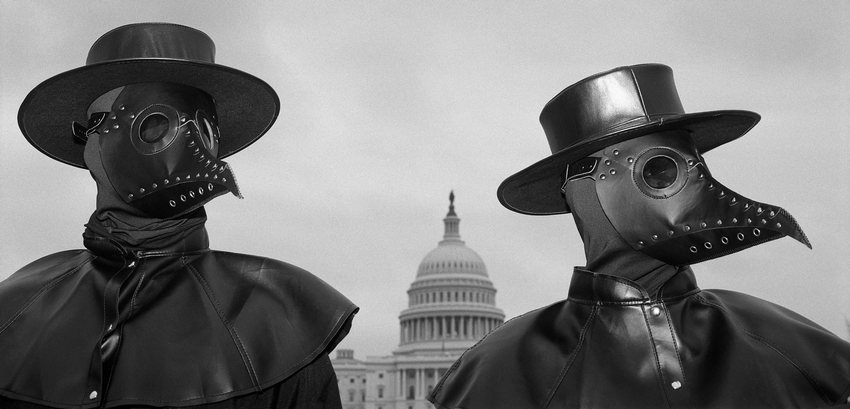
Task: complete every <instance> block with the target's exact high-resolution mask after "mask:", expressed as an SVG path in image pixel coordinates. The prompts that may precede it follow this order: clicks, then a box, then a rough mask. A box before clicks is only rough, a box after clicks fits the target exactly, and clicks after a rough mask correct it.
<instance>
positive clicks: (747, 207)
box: [744, 202, 752, 210]
mask: <svg viewBox="0 0 850 409" xmlns="http://www.w3.org/2000/svg"><path fill="white" fill-rule="evenodd" d="M750 206H752V204H751V203H750V202H747V203H746V204H744V210H748V209H749V208H750Z"/></svg>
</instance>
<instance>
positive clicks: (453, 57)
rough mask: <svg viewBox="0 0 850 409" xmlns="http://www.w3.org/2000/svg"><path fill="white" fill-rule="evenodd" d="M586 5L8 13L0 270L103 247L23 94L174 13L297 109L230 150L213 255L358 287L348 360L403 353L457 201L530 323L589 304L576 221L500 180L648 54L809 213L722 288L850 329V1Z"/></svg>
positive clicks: (759, 196) (285, 108)
mask: <svg viewBox="0 0 850 409" xmlns="http://www.w3.org/2000/svg"><path fill="white" fill-rule="evenodd" d="M579 3H580V2H568V1H556V2H528V1H522V2H500V1H478V2H461V1H431V2H426V1H409V2H382V1H368V2H367V1H363V2H356V1H349V2H333V3H321V2H297V3H294V2H286V1H279V2H278V1H274V2H272V1H268V2H250V3H249V2H215V3H214V2H206V1H204V2H201V1H180V2H172V1H153V2H151V1H146V2H140V1H109V2H106V1H92V0H87V1H63V2H57V1H52V2H47V1H16V2H13V1H9V0H0V5H2V12H0V50H2V53H0V225H2V226H3V229H2V230H1V231H0V279H2V278H5V277H6V276H8V275H9V274H11V273H12V272H14V271H15V270H17V269H19V268H20V267H22V266H23V265H25V264H26V263H28V262H30V261H33V260H35V259H37V258H39V257H41V256H44V255H47V254H50V253H53V252H57V251H61V250H66V249H73V248H81V247H82V238H81V234H82V231H83V224H84V223H85V222H86V221H87V220H88V217H89V215H90V214H91V212H92V211H93V210H94V198H95V189H94V183H93V181H92V180H91V178H90V176H89V174H88V172H86V171H85V170H81V169H77V168H72V167H70V166H67V165H62V164H60V163H59V162H57V161H54V160H51V159H49V158H48V157H46V156H44V155H42V154H40V153H39V152H38V151H36V150H35V149H34V148H32V147H31V146H30V145H29V144H28V143H27V142H26V140H25V139H24V138H23V136H22V135H21V133H20V130H19V129H18V127H17V111H18V107H19V106H20V103H21V101H22V100H23V98H24V97H25V96H26V94H27V93H28V92H29V91H30V90H31V89H32V88H33V87H35V86H36V85H37V84H39V83H40V82H42V81H44V80H45V79H47V78H49V77H51V76H53V75H56V74H58V73H60V72H64V71H67V70H69V69H73V68H76V67H78V66H81V65H83V64H84V62H85V58H86V53H87V52H88V49H89V47H90V46H91V44H92V43H93V42H94V41H95V40H96V39H97V38H98V37H99V36H100V35H101V34H103V33H105V32H106V31H108V30H110V29H112V28H114V27H117V26H120V25H123V24H128V23H134V22H144V21H163V22H174V23H180V24H185V25H189V26H192V27H195V28H198V29H200V30H202V31H204V32H206V33H207V34H209V35H210V36H211V37H212V38H213V40H214V41H215V42H216V46H217V54H216V62H218V63H220V64H224V65H228V66H232V67H234V68H238V69H240V70H243V71H246V72H249V73H251V74H254V75H256V76H258V77H260V78H262V79H264V80H265V81H267V82H268V83H269V84H271V86H272V87H274V88H275V90H276V91H277V92H278V94H279V95H280V98H281V102H282V110H281V115H280V117H279V119H278V121H277V123H276V124H275V125H274V127H273V128H272V129H271V131H270V132H269V133H268V134H267V135H266V136H265V137H263V138H262V139H261V140H260V141H258V142H257V143H256V144H254V145H252V146H251V147H249V148H248V149H246V150H245V151H243V152H241V153H239V154H237V155H235V156H233V157H231V158H229V159H228V162H230V164H231V165H232V167H233V169H234V170H235V172H236V174H237V176H238V178H239V182H240V187H241V190H242V193H243V194H244V196H245V199H244V200H238V199H236V198H235V197H233V196H223V197H221V198H218V199H216V200H214V201H212V202H211V203H210V204H208V205H207V206H206V208H207V213H208V216H209V221H208V222H207V228H208V230H209V232H210V241H211V247H212V248H214V249H219V250H228V251H235V252H242V253H249V254H255V255H262V256H267V257H271V258H276V259H280V260H284V261H287V262H290V263H293V264H296V265H298V266H301V267H303V268H305V269H307V270H310V271H312V272H313V273H314V274H316V275H317V276H319V277H321V278H322V279H324V280H325V281H327V282H329V283H330V284H332V285H333V286H334V287H336V288H337V289H339V290H340V291H341V292H343V293H344V294H346V295H347V296H348V297H349V298H351V299H352V300H353V301H354V302H355V303H356V304H358V305H359V306H360V307H361V312H360V313H359V314H358V315H357V317H356V318H355V321H354V326H353V329H352V332H351V334H350V335H349V336H348V338H347V339H346V340H345V341H343V343H342V345H341V346H342V347H345V348H353V349H355V354H356V355H355V356H356V357H359V358H363V357H365V356H366V355H385V354H389V353H390V352H391V351H392V350H393V349H394V348H395V347H396V346H397V344H398V333H399V331H398V314H399V312H400V311H401V310H402V309H404V308H405V307H406V305H407V296H406V290H407V289H408V287H409V285H410V283H411V282H412V281H413V279H414V277H415V274H416V269H417V266H418V265H419V262H420V261H421V259H422V257H424V256H425V254H426V253H428V251H430V250H431V249H432V248H434V247H435V246H436V245H437V242H438V241H439V240H440V239H441V238H442V233H443V225H442V218H443V217H444V216H445V213H446V210H447V206H448V194H449V190H451V189H454V191H455V194H456V196H457V198H456V202H455V203H456V209H457V213H458V215H459V216H460V217H461V219H462V221H461V224H460V233H461V236H462V238H463V239H464V240H465V241H466V243H467V245H469V246H470V247H471V248H473V249H474V250H476V251H477V252H478V253H479V254H480V255H481V256H482V257H483V259H484V261H485V263H486V264H487V268H488V270H489V274H490V277H491V279H492V280H493V282H494V284H495V286H496V288H497V289H498V290H499V292H498V295H497V298H496V301H497V304H498V306H499V307H501V308H502V309H504V311H505V314H506V316H507V317H513V316H516V315H519V314H522V313H524V312H527V311H529V310H532V309H535V308H538V307H541V306H544V305H546V304H549V303H551V302H555V301H558V300H560V299H563V298H565V297H566V294H567V289H568V286H569V280H570V274H571V270H572V267H573V266H575V265H581V264H583V263H584V256H583V250H582V245H581V241H580V239H579V236H578V234H577V232H576V230H575V226H574V224H573V221H572V218H571V217H570V216H568V215H562V216H547V217H539V216H538V217H535V216H525V215H520V214H516V213H512V212H510V211H508V210H506V209H504V208H502V206H501V205H500V204H499V203H498V201H497V199H496V193H495V192H496V187H497V186H498V185H499V183H500V182H501V181H502V180H503V179H504V178H506V177H507V176H509V175H511V174H513V173H514V172H516V171H518V170H520V169H522V168H524V167H526V166H528V165H530V164H531V163H533V162H535V161H537V160H539V159H542V158H543V157H545V156H547V155H548V154H549V149H548V145H547V143H546V139H545V136H544V134H543V131H542V129H541V128H540V125H539V123H538V115H539V114H540V110H541V109H542V108H543V105H545V103H546V102H547V101H548V100H549V99H550V98H552V97H553V96H554V95H555V94H557V93H558V92H559V91H561V90H562V89H563V88H564V87H566V86H568V85H570V84H571V83H573V82H576V81H578V80H580V79H581V78H583V77H586V76H588V75H591V74H594V73H597V72H600V71H604V70H608V69H610V68H613V67H617V66H621V65H630V64H637V63H645V62H660V63H664V64H668V65H670V66H671V67H673V71H674V75H675V78H676V82H677V85H678V89H679V94H680V96H681V99H682V102H683V104H684V106H685V109H686V110H687V111H688V112H698V111H707V110H716V109H747V110H752V111H755V112H758V113H760V114H761V115H762V121H761V123H760V124H759V125H758V126H756V127H755V128H754V129H753V130H752V131H751V132H750V133H749V134H747V135H746V136H745V137H743V138H741V139H739V140H737V141H735V142H732V143H730V144H727V145H724V146H721V147H719V148H717V149H715V150H713V151H712V152H710V153H708V154H707V155H706V160H707V162H708V166H709V168H710V169H711V171H712V174H713V175H714V176H715V177H716V178H717V179H718V180H719V181H720V182H721V183H723V184H725V185H726V186H728V187H729V188H730V189H732V190H734V191H736V192H738V193H740V194H742V195H745V196H747V197H750V198H752V199H754V200H758V201H763V202H767V203H770V204H775V205H779V206H782V207H783V208H785V209H786V210H788V211H789V212H790V213H791V214H792V215H794V217H795V218H796V219H797V221H798V222H799V223H800V225H801V227H802V228H803V229H804V230H805V232H806V234H807V235H808V237H809V238H810V240H811V242H812V244H813V245H814V250H811V251H810V250H808V249H807V248H806V247H804V246H803V245H801V244H800V243H798V242H796V241H794V240H792V239H788V238H786V239H781V240H777V241H774V242H770V243H768V244H764V245H761V246H757V247H754V248H752V249H749V250H746V251H742V252H739V253H736V254H734V255H730V256H727V257H724V258H721V259H718V260H714V261H709V262H705V263H701V264H698V265H695V266H694V270H695V272H696V274H697V280H698V282H699V283H700V286H701V287H702V288H726V289H731V290H737V291H741V292H745V293H749V294H752V295H755V296H758V297H761V298H765V299H767V300H770V301H774V302H777V303H780V304H782V305H784V306H786V307H789V308H791V309H793V310H795V311H797V312H799V313H801V314H803V315H805V316H807V317H809V318H811V319H813V320H814V321H816V322H818V323H820V324H822V325H824V326H826V327H827V328H828V329H830V330H832V331H833V332H836V333H837V334H839V335H840V336H842V337H844V338H847V337H848V327H847V324H846V321H845V320H846V319H847V318H846V317H848V316H850V301H848V294H850V269H848V262H847V260H848V254H850V251H848V250H850V245H848V235H850V222H848V217H847V215H846V214H844V212H845V211H846V209H847V208H848V201H850V188H848V180H850V165H848V159H847V158H848V154H850V142H848V131H847V129H848V127H847V125H846V123H847V121H848V114H850V60H848V58H850V57H848V56H850V51H848V50H850V29H848V23H847V22H848V21H850V2H847V1H841V0H835V1H806V2H804V1H799V2H789V1H777V0H770V1H759V2H757V1H725V2H724V1H710V2H696V1H691V2H674V1H654V2H653V1H641V2H634V1H628V0H626V1H610V2H581V3H582V4H579ZM71 120H77V121H84V120H85V118H82V117H81V118H68V121H69V122H70V121H71ZM69 128H70V127H69ZM69 137H70V135H69ZM223 137H224V138H226V137H227V135H223Z"/></svg>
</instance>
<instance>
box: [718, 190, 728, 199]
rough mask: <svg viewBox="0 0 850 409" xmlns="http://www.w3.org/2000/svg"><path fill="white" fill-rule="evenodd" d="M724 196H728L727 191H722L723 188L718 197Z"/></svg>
mask: <svg viewBox="0 0 850 409" xmlns="http://www.w3.org/2000/svg"><path fill="white" fill-rule="evenodd" d="M724 196H726V192H724V191H722V190H721V191H720V196H718V197H719V198H723V197H724Z"/></svg>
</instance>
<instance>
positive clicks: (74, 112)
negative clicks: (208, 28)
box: [18, 23, 280, 168]
mask: <svg viewBox="0 0 850 409" xmlns="http://www.w3.org/2000/svg"><path fill="white" fill-rule="evenodd" d="M145 82H172V83H178V84H184V85H189V86H192V87H195V88H198V89H201V90H203V91H204V92H206V93H207V94H209V95H210V96H212V97H213V99H214V101H215V104H216V111H217V113H218V124H219V129H220V133H221V141H220V146H219V154H218V157H219V158H224V157H227V156H230V155H232V154H234V153H236V152H238V151H240V150H242V149H244V148H245V147H247V146H248V145H250V144H252V143H254V142H255V141H256V140H257V139H259V138H260V137H261V136H262V135H263V134H264V133H266V131H268V129H269V128H270V127H271V126H272V124H273V123H274V121H275V119H276V118H277V115H278V113H279V112H280V100H279V99H278V96H277V94H276V93H275V92H274V90H273V89H272V87H271V86H269V85H268V84H267V83H265V82H264V81H263V80H261V79H259V78H257V77H254V76H253V75H250V74H247V73H245V72H242V71H239V70H237V69H234V68H230V67H226V66H223V65H220V64H216V63H215V44H214V43H213V41H212V39H210V37H209V36H207V35H206V34H204V33H203V32H201V31H199V30H196V29H194V28H191V27H186V26H182V25H178V24H170V23H139V24H130V25H126V26H122V27H118V28H116V29H113V30H112V31H109V32H108V33H106V34H104V35H103V36H101V37H100V38H99V39H98V40H97V41H96V42H95V43H94V45H92V47H91V49H90V50H89V54H88V58H87V59H86V65H85V66H83V67H80V68H76V69H73V70H70V71H67V72H64V73H61V74H59V75H56V76H54V77H52V78H50V79H48V80H46V81H44V82H42V83H41V84H39V85H38V86H37V87H35V89H33V90H32V91H31V92H30V93H29V95H27V97H26V98H25V99H24V102H23V103H22V104H21V108H20V110H19V111H18V125H19V126H20V128H21V131H22V132H23V133H24V136H25V137H26V138H27V140H28V141H29V142H30V143H31V144H32V145H33V146H35V147H36V148H37V149H38V150H40V151H41V152H43V153H44V154H46V155H47V156H50V157H51V158H53V159H56V160H58V161H61V162H64V163H67V164H69V165H73V166H77V167H81V168H85V167H86V165H85V162H84V161H83V149H84V147H85V145H83V144H82V143H80V142H78V141H75V140H74V137H73V136H72V132H71V122H72V121H78V122H82V123H86V122H87V120H88V118H87V116H86V111H87V109H88V107H89V105H90V104H91V103H92V102H93V101H94V100H95V99H97V98H98V97H99V96H101V95H102V94H104V93H106V92H107V91H110V90H113V89H115V88H118V87H121V86H124V85H129V84H136V83H145Z"/></svg>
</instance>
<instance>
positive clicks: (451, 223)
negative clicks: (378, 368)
mask: <svg viewBox="0 0 850 409" xmlns="http://www.w3.org/2000/svg"><path fill="white" fill-rule="evenodd" d="M443 224H444V225H445V231H444V233H443V240H441V241H440V242H439V243H438V245H437V248H435V249H433V250H431V251H430V252H429V253H428V254H427V255H425V258H423V259H422V262H421V263H419V268H418V270H417V272H416V279H415V280H414V281H413V283H411V285H410V289H408V290H407V294H408V308H407V309H405V310H404V311H402V312H401V314H400V315H399V323H400V333H399V348H398V349H397V350H396V351H395V353H396V354H412V353H416V354H446V353H460V352H463V351H464V350H466V349H467V348H469V347H470V346H472V345H473V344H474V343H475V342H476V341H478V340H479V339H481V337H483V336H484V335H486V334H487V333H488V332H490V331H491V330H492V329H493V328H495V327H496V326H498V325H500V324H501V323H502V322H504V319H505V314H504V313H503V312H502V310H501V309H499V308H497V307H496V288H495V287H494V286H493V283H492V282H491V281H490V278H489V277H488V275H487V267H486V266H485V265H484V260H482V259H481V256H479V255H478V253H476V252H475V251H474V250H472V249H471V248H469V247H467V246H466V243H465V242H464V241H463V240H461V239H460V229H459V227H460V218H459V217H458V216H457V213H455V208H454V192H452V193H451V194H450V195H449V211H448V213H447V214H446V217H445V218H444V219H443Z"/></svg>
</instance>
